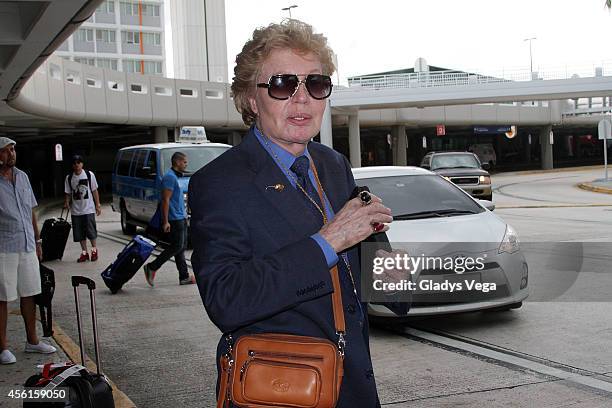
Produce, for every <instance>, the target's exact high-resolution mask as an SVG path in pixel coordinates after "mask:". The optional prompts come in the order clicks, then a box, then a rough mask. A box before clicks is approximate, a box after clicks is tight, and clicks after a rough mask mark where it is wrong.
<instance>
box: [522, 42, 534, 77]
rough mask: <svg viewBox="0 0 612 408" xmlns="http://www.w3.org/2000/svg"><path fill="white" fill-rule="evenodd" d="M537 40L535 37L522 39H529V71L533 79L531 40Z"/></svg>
mask: <svg viewBox="0 0 612 408" xmlns="http://www.w3.org/2000/svg"><path fill="white" fill-rule="evenodd" d="M533 40H537V38H536V37H531V38H525V39H524V40H523V41H529V72H530V73H531V79H533V55H532V53H531V42H532V41H533Z"/></svg>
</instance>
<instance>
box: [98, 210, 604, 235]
mask: <svg viewBox="0 0 612 408" xmlns="http://www.w3.org/2000/svg"><path fill="white" fill-rule="evenodd" d="M583 207H612V204H549V205H546V204H542V205H539V204H538V205H521V204H515V205H513V204H508V205H496V206H495V209H496V210H508V209H510V210H511V209H515V208H583ZM98 234H99V233H98Z"/></svg>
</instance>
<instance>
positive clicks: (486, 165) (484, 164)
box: [481, 163, 491, 171]
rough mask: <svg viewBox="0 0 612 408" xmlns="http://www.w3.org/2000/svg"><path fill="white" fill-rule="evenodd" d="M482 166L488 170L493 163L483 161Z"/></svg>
mask: <svg viewBox="0 0 612 408" xmlns="http://www.w3.org/2000/svg"><path fill="white" fill-rule="evenodd" d="M481 167H482V169H483V170H486V171H489V170H491V165H490V164H489V163H483V164H482V166H481Z"/></svg>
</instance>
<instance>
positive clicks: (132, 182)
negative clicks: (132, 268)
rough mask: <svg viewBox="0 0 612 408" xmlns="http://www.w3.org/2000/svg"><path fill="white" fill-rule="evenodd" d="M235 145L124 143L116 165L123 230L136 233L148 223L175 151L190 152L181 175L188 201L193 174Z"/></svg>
mask: <svg viewBox="0 0 612 408" xmlns="http://www.w3.org/2000/svg"><path fill="white" fill-rule="evenodd" d="M231 147H232V146H230V145H226V144H222V143H210V142H206V143H157V144H145V145H138V146H130V147H124V148H123V149H120V150H119V151H118V152H117V156H116V158H115V163H114V165H113V175H112V183H113V188H112V190H113V203H112V208H113V211H116V212H120V213H121V230H122V231H123V233H124V234H130V235H132V234H134V233H135V232H136V227H137V226H141V227H146V226H147V224H148V222H149V221H150V220H151V217H153V214H154V213H155V210H156V209H157V204H158V203H159V200H160V193H161V180H162V177H163V175H164V174H165V173H166V172H167V171H168V170H169V169H170V168H171V167H172V164H171V161H170V158H171V157H172V155H173V154H174V153H175V152H182V153H185V154H186V155H187V160H188V165H187V171H186V172H185V176H184V177H182V178H180V179H179V183H180V186H181V189H182V190H183V195H184V197H185V203H187V188H188V185H189V178H190V176H191V175H192V174H193V173H195V172H196V171H197V170H199V169H200V168H202V167H204V166H205V165H206V164H208V163H209V162H211V161H212V160H214V159H215V158H217V157H219V156H220V155H221V154H223V152H225V151H226V150H228V149H230V148H231Z"/></svg>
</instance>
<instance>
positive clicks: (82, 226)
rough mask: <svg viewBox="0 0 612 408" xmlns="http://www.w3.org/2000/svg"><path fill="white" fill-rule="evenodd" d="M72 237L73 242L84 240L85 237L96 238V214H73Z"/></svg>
mask: <svg viewBox="0 0 612 408" xmlns="http://www.w3.org/2000/svg"><path fill="white" fill-rule="evenodd" d="M72 237H73V239H74V242H81V241H85V239H86V238H88V239H96V238H98V230H97V229H96V215H95V214H85V215H73V216H72Z"/></svg>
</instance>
